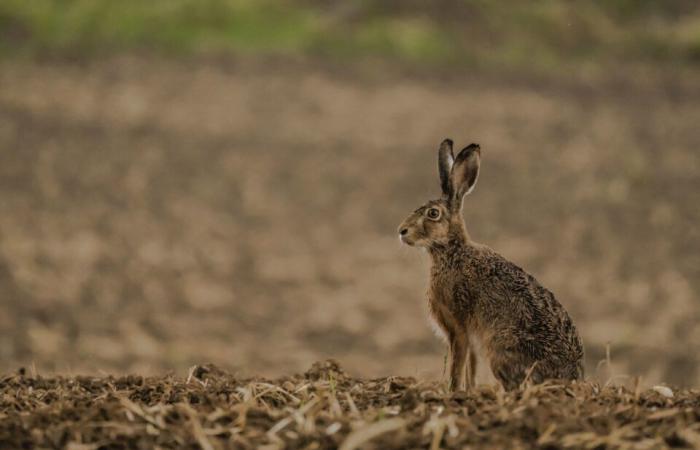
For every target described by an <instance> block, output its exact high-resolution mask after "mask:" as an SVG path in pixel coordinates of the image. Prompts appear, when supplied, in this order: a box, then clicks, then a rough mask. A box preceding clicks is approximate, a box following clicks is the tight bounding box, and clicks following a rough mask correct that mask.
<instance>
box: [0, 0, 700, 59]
mask: <svg viewBox="0 0 700 450" xmlns="http://www.w3.org/2000/svg"><path fill="white" fill-rule="evenodd" d="M689 5H690V3H689V2H687V1H685V2H684V1H681V0H673V1H668V2H664V3H663V4H662V3H660V2H653V1H651V0H641V1H633V0H610V1H602V0H597V1H594V2H588V3H583V4H580V3H576V4H574V3H570V2H556V1H552V0H533V1H532V2H527V3H522V2H519V1H516V0H495V1H493V2H486V1H484V0H444V1H443V2H440V4H439V7H437V6H435V5H433V4H432V3H430V2H425V3H422V2H401V1H399V0H385V1H380V0H363V1H358V2H341V1H324V2H320V1H317V0H307V1H304V2H302V3H293V2H291V0H287V1H284V0H280V1H272V0H257V1H254V0H148V1H144V0H121V1H119V2H115V1H109V0H3V1H2V2H0V50H1V51H2V52H3V53H4V54H16V53H19V54H29V55H33V54H46V53H49V54H58V55H61V54H70V55H86V56H90V55H94V54H103V53H110V52H119V51H129V50H134V49H144V48H145V49H149V50H153V51H164V52H169V53H181V54H187V53H206V52H241V53H275V54H317V55H324V56H332V57H335V58H357V57H365V56H378V57H382V58H387V59H390V60H392V59H393V60H398V61H404V62H409V63H416V64H424V63H425V64H434V65H448V64H449V65H455V64H456V65H483V66H499V67H519V66H528V65H529V66H537V67H542V68H555V67H557V66H559V65H563V64H572V63H573V64H576V63H579V62H591V61H604V60H619V59H632V60H644V61H669V60H674V61H676V62H677V61H680V62H688V63H694V62H698V60H700V56H699V53H700V8H698V7H692V5H691V6H689Z"/></svg>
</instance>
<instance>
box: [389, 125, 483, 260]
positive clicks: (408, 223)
mask: <svg viewBox="0 0 700 450" xmlns="http://www.w3.org/2000/svg"><path fill="white" fill-rule="evenodd" d="M480 158H481V149H480V147H479V146H478V145H477V144H470V145H469V146H468V147H466V148H464V149H463V150H462V151H461V152H459V154H458V155H457V157H456V158H455V157H454V155H453V153H452V140H450V139H445V140H444V141H442V144H440V150H438V171H439V174H440V186H441V187H442V197H441V198H439V199H437V200H430V201H429V202H427V203H426V204H424V205H423V206H421V207H420V208H418V209H416V210H415V211H414V212H413V213H412V214H411V215H410V216H408V217H407V218H406V220H404V221H403V223H402V224H401V225H400V226H399V238H400V239H401V242H403V243H404V244H408V245H411V246H418V247H427V248H434V247H438V246H444V245H445V244H447V243H448V242H449V240H450V239H451V238H452V237H455V236H461V235H464V233H465V230H464V221H463V220H462V200H463V199H464V196H465V195H467V194H469V193H470V192H471V191H472V190H473V189H474V186H475V185H476V180H477V178H478V176H479V161H480Z"/></svg>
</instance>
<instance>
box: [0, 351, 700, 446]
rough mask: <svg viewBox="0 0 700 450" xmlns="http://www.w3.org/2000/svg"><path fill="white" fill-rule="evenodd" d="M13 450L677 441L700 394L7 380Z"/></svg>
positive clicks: (334, 368) (591, 386)
mask: <svg viewBox="0 0 700 450" xmlns="http://www.w3.org/2000/svg"><path fill="white" fill-rule="evenodd" d="M0 395H1V396H0V399H1V400H0V418H1V420H0V447H2V448H34V447H39V448H68V449H72V450H86V449H95V448H110V449H121V448H133V449H137V448H138V449H150V448H154V447H155V448H201V449H203V450H211V449H220V448H266V449H276V448H290V449H294V448H305V449H319V448H338V447H339V448H340V449H342V450H350V449H354V448H430V449H437V448H465V447H470V448H531V447H539V448H665V447H685V448H698V447H699V446H700V392H699V391H693V390H675V392H674V391H670V390H669V389H668V388H664V389H662V388H658V389H651V390H641V389H639V388H637V389H632V390H630V389H625V388H621V387H613V386H607V387H606V386H600V385H598V384H596V383H591V382H585V383H578V384H556V383H549V384H543V385H537V386H527V387H525V388H524V389H523V390H520V391H517V392H512V393H504V392H503V391H501V390H500V389H497V388H495V387H494V386H487V385H482V386H480V387H479V388H477V389H476V390H475V391H473V392H469V393H467V392H459V393H455V394H453V395H450V394H448V393H446V392H445V391H444V389H443V387H442V386H441V385H439V384H437V383H421V382H418V381H416V380H415V379H413V378H406V377H389V378H378V379H359V378H353V377H350V376H348V375H347V374H346V373H345V372H343V370H342V369H340V368H339V367H338V365H337V364H336V363H335V362H333V361H326V362H323V363H315V364H314V365H313V366H312V368H311V369H310V370H308V371H307V372H306V373H304V374H302V375H295V376H287V377H282V378H279V379H275V380H267V379H259V378H256V379H241V378H238V377H236V376H235V375H232V374H230V373H226V372H224V371H222V370H220V369H217V368H216V367H215V366H197V367H194V368H193V369H192V370H191V372H190V374H189V376H188V377H186V378H181V377H177V376H166V377H151V378H144V377H142V376H126V377H119V378H115V377H111V376H110V377H56V378H53V377H52V378H44V377H41V376H37V375H28V374H26V373H24V372H23V371H22V372H21V373H19V374H13V375H7V376H4V377H3V378H2V379H1V381H0Z"/></svg>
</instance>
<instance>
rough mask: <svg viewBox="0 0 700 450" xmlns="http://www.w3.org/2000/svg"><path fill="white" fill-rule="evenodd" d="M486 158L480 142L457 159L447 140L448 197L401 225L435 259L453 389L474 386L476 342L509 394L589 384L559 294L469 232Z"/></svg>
mask: <svg viewBox="0 0 700 450" xmlns="http://www.w3.org/2000/svg"><path fill="white" fill-rule="evenodd" d="M480 159H481V149H480V147H479V146H478V145H477V144H471V145H469V146H468V147H466V148H465V149H464V150H462V151H461V152H460V153H459V154H458V155H457V157H456V158H455V157H454V156H453V153H452V141H451V140H450V139H446V140H445V141H443V142H442V144H441V145H440V150H439V151H438V169H439V173H440V184H441V186H442V197H441V198H440V199H437V200H431V201H429V202H428V203H426V204H425V205H423V206H421V207H420V208H418V209H417V210H415V211H414V212H413V213H412V214H411V215H410V216H408V218H407V219H406V220H405V221H404V222H403V223H402V224H401V226H400V227H399V237H400V239H401V241H402V242H403V243H405V244H408V245H411V246H417V247H424V248H426V249H427V251H428V253H429V254H430V259H431V269H430V287H429V288H428V305H429V309H430V315H431V317H432V319H433V320H434V321H435V323H436V325H437V328H438V330H439V331H441V332H442V333H443V334H444V337H445V339H446V341H447V343H448V344H449V354H450V358H449V361H450V362H449V375H450V390H452V391H455V390H460V389H464V388H465V387H467V386H468V387H471V386H473V385H474V373H475V370H476V356H475V353H474V344H475V343H476V342H480V343H481V347H482V349H483V354H484V356H485V357H486V359H487V360H488V361H489V362H490V366H491V370H492V372H493V374H494V376H495V377H496V378H497V379H498V381H500V382H501V384H502V385H503V387H504V388H505V389H507V390H512V389H516V388H517V387H518V386H520V385H521V383H522V382H523V381H524V380H525V379H526V377H527V378H528V379H529V380H531V381H532V382H534V383H540V382H542V381H544V380H545V379H550V378H556V379H567V380H577V379H581V378H583V361H582V360H583V344H582V342H581V338H580V337H579V335H578V332H577V331H576V327H575V326H574V324H573V323H572V321H571V318H570V317H569V315H568V314H567V312H566V311H565V310H564V308H563V307H562V306H561V304H559V302H558V301H557V300H556V299H555V298H554V295H552V293H551V292H550V291H548V290H547V289H545V288H544V287H542V285H540V284H539V283H538V282H537V280H535V278H533V277H532V276H531V275H529V274H528V273H527V272H525V271H524V270H523V269H521V268H520V267H518V266H516V265H515V264H513V263H512V262H510V261H508V260H506V259H505V258H504V257H502V256H501V255H499V254H498V253H496V252H494V251H493V250H491V249H490V248H488V247H486V246H485V245H482V244H478V243H476V242H474V241H472V240H471V238H470V237H469V234H468V233H467V230H466V228H465V226H464V220H463V219H462V200H463V198H464V196H465V195H467V194H469V193H470V192H471V191H472V190H473V189H474V185H475V184H476V180H477V178H478V176H479V164H480ZM465 366H468V368H467V367H465ZM465 369H467V370H466V371H465ZM465 383H466V384H465Z"/></svg>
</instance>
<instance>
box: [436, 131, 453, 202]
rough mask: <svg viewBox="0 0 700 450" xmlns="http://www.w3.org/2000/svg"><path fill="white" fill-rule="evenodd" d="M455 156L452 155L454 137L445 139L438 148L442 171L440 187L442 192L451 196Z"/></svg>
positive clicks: (448, 196) (439, 165) (439, 164)
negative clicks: (451, 175) (451, 174)
mask: <svg viewBox="0 0 700 450" xmlns="http://www.w3.org/2000/svg"><path fill="white" fill-rule="evenodd" d="M454 160H455V158H454V156H453V155H452V139H445V140H444V141H442V144H440V150H438V172H439V173H440V187H442V194H443V195H444V196H445V197H447V198H450V197H452V192H453V191H452V184H451V182H450V172H451V171H452V165H453V164H454Z"/></svg>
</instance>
